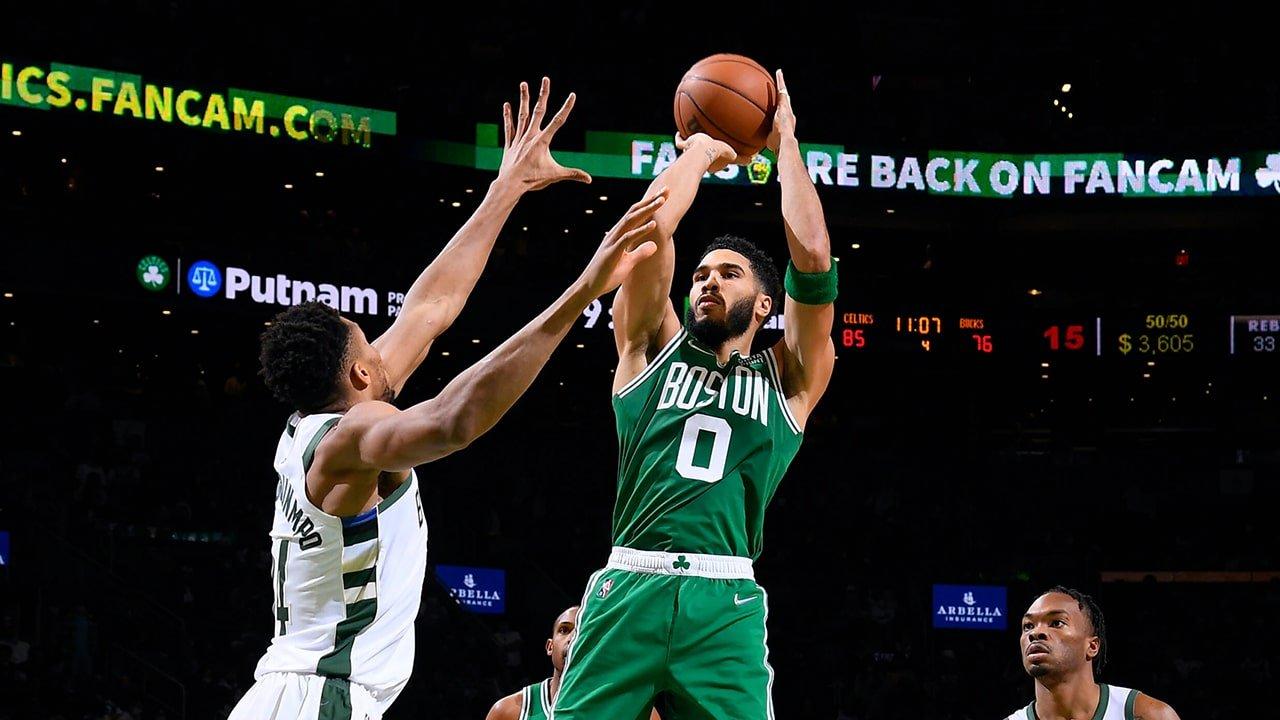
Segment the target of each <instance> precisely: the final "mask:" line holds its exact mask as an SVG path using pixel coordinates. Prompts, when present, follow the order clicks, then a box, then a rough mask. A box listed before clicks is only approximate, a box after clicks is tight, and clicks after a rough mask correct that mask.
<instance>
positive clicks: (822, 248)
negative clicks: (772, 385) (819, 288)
mask: <svg viewBox="0 0 1280 720" xmlns="http://www.w3.org/2000/svg"><path fill="white" fill-rule="evenodd" d="M771 142H772V143H773V147H775V148H777V154H778V178H779V180H780V182H781V184H782V220H783V225H784V226H785V229H786V233H787V248H788V250H790V252H791V262H792V263H793V264H795V266H796V269H797V270H799V271H800V272H803V273H819V272H826V271H827V270H829V269H831V262H832V260H831V239H830V237H829V236H828V234H827V222H826V218H825V217H824V215H823V212H822V201H821V200H820V199H819V198H818V191H817V189H816V188H815V187H814V186H813V183H812V182H811V181H810V180H809V172H808V169H807V168H806V167H805V164H804V160H803V158H801V157H800V144H799V142H797V141H796V136H795V115H794V114H793V112H792V110H791V96H790V94H789V93H788V92H787V86H786V83H785V82H784V80H783V78H782V71H781V70H779V71H778V109H777V111H776V112H775V113H774V136H773V137H772V138H771ZM783 316H784V318H785V324H786V330H785V331H784V337H783V339H782V341H781V342H780V343H779V349H780V350H783V351H784V352H782V353H781V354H782V355H783V356H784V361H783V365H784V367H783V370H784V375H785V379H784V381H783V382H784V384H785V385H786V386H787V397H788V398H795V399H796V402H795V404H794V405H793V406H792V409H793V411H796V416H797V420H799V421H800V422H801V423H802V424H803V423H804V421H805V419H806V418H807V417H808V415H809V413H810V412H811V411H812V410H813V407H814V406H815V405H817V403H818V399H819V398H821V397H822V394H823V393H824V392H825V391H826V389H827V384H828V383H829V382H830V381H831V372H832V370H833V369H834V368H835V352H836V351H835V344H834V343H832V341H831V327H832V325H833V324H834V322H835V305H834V304H833V303H825V304H822V305H806V304H804V303H801V302H798V301H796V300H795V299H794V298H792V297H790V296H788V297H787V302H786V306H785V308H784V310H783ZM797 405H798V406H799V407H796V406H797Z"/></svg>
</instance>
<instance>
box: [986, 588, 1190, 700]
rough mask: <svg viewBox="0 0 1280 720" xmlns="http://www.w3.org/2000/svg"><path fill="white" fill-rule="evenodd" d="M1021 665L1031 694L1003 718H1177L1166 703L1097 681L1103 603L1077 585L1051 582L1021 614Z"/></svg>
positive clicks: (1103, 650)
mask: <svg viewBox="0 0 1280 720" xmlns="http://www.w3.org/2000/svg"><path fill="white" fill-rule="evenodd" d="M1021 648H1022V666H1023V667H1024V668H1026V671H1027V674H1028V675H1030V676H1031V677H1033V678H1035V689H1036V695H1035V699H1034V700H1032V701H1031V704H1030V705H1027V706H1026V707H1025V708H1022V709H1021V710H1016V711H1014V712H1013V713H1012V714H1010V715H1009V716H1008V718H1006V720H1083V718H1092V719H1093V720H1178V714H1177V713H1176V712H1174V711H1173V708H1171V707H1169V706H1168V705H1166V704H1165V703H1162V702H1160V701H1159V700H1156V699H1155V698H1153V697H1151V696H1150V695H1144V694H1142V693H1140V692H1138V691H1137V690H1130V689H1129V688H1122V687H1117V686H1115V685H1107V684H1105V683H1100V682H1098V679H1099V678H1100V677H1101V676H1102V668H1103V666H1104V665H1106V661H1107V625H1106V621H1105V620H1104V619H1103V617H1102V609H1101V608H1099V607H1098V604H1097V603H1096V602H1094V600H1093V598H1091V597H1089V596H1088V595H1085V594H1084V593H1082V592H1080V591H1079V590H1072V589H1070V588H1064V587H1055V588H1053V589H1052V590H1050V591H1049V592H1046V593H1044V594H1043V595H1041V596H1040V597H1038V598H1036V601H1035V602H1033V603H1031V607H1030V608H1027V612H1026V614H1025V615H1023V616H1022V636H1021Z"/></svg>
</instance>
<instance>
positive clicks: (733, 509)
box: [613, 329, 803, 559]
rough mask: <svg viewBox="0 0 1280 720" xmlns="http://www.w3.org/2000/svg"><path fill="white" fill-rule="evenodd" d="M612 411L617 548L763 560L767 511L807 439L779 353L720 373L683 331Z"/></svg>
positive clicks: (732, 363)
mask: <svg viewBox="0 0 1280 720" xmlns="http://www.w3.org/2000/svg"><path fill="white" fill-rule="evenodd" d="M613 411H614V415H615V416H616V417H617V423H618V453H619V457H618V500H617V503H616V504H615V506H614V509H613V544H614V545H615V546H621V547H629V548H633V549H636V550H661V551H667V552H691V553H702V554H708V555H736V556H739V557H750V558H753V559H754V558H756V557H758V556H759V555H760V549H761V546H762V544H763V542H764V511H765V508H766V507H768V505H769V501H770V500H771V499H772V498H773V493H774V492H775V491H776V490H777V489H778V483H779V482H780V481H781V480H782V474H783V473H784V472H786V470H787V466H788V465H790V464H791V460H792V458H794V457H795V455H796V451H797V450H799V449H800V442H801V440H802V439H803V435H802V433H801V431H800V426H799V424H798V423H797V422H796V419H795V418H794V417H793V416H792V414H791V409H790V408H789V407H788V406H787V401H786V398H785V397H784V395H783V392H782V384H781V382H780V381H779V368H778V360H777V358H775V357H774V354H773V350H772V349H770V350H765V351H764V352H761V353H756V354H755V355H752V356H751V357H749V358H743V357H741V356H740V355H738V354H737V353H734V355H733V356H732V357H731V358H730V359H729V362H728V363H726V364H725V365H723V366H722V365H720V363H719V362H718V361H717V360H716V356H715V353H713V352H711V351H710V350H708V349H706V348H704V347H702V346H701V345H699V344H698V342H697V341H696V340H694V339H693V338H692V337H691V336H690V335H689V334H688V332H687V331H685V330H683V329H682V330H681V331H680V332H679V333H677V334H676V336H675V337H674V338H672V339H671V342H669V343H667V345H666V347H664V348H663V349H662V351H661V352H659V353H658V355H657V356H656V357H655V358H654V359H653V362H651V363H650V364H649V366H648V367H646V368H645V370H644V372H642V373H640V375H639V376H637V377H636V378H635V379H634V380H632V381H631V382H630V383H628V384H627V386H626V387H624V388H622V389H621V390H620V391H618V393H617V394H615V395H614V396H613Z"/></svg>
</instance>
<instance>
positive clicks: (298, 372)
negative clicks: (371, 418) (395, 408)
mask: <svg viewBox="0 0 1280 720" xmlns="http://www.w3.org/2000/svg"><path fill="white" fill-rule="evenodd" d="M259 358H260V359H261V361H262V377H263V379H264V380H265V381H266V383H267V388H269V389H270V390H271V392H272V394H273V395H275V396H276V397H277V398H279V399H280V400H281V401H282V402H284V403H285V404H287V405H289V407H291V408H293V409H295V410H298V411H300V412H303V413H308V414H309V413H315V412H319V411H321V410H345V409H346V408H348V407H350V406H352V405H354V404H355V403H357V402H361V401H363V400H384V401H386V402H390V401H392V400H394V399H395V395H396V394H395V390H394V389H393V388H392V387H391V383H390V381H389V380H388V378H387V371H386V368H384V367H383V364H382V355H380V354H379V353H378V350H377V348H375V347H373V346H372V345H370V344H369V341H368V339H366V338H365V336H364V331H363V330H361V329H360V326H359V325H356V324H355V323H353V322H351V321H350V320H348V319H346V318H344V317H342V316H341V315H339V314H338V311H337V310H334V309H333V308H331V307H329V306H328V305H325V304H323V303H318V302H310V303H305V304H303V305H295V306H294V307H291V308H289V309H288V310H285V311H284V312H282V313H280V314H279V315H277V316H276V317H275V319H274V320H272V322H271V325H270V326H269V327H268V328H267V330H266V332H264V333H262V352H261V354H260V356H259Z"/></svg>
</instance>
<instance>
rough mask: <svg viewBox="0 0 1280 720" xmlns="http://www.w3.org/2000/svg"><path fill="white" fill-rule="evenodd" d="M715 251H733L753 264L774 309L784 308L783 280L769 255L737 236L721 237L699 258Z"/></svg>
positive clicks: (763, 290)
mask: <svg viewBox="0 0 1280 720" xmlns="http://www.w3.org/2000/svg"><path fill="white" fill-rule="evenodd" d="M713 250H732V251H734V252H736V253H738V254H740V255H742V256H743V257H745V258H746V259H747V262H748V263H750V264H751V272H752V274H754V275H755V276H756V282H757V283H759V285H760V290H761V292H763V293H764V294H765V295H768V296H769V297H770V298H771V299H772V300H773V309H774V310H775V311H776V310H778V309H780V308H781V307H782V305H781V303H782V280H781V279H779V277H778V268H777V266H775V265H774V264H773V258H771V257H769V253H767V252H765V251H763V250H761V249H760V248H759V247H757V246H756V244H755V243H753V242H751V241H750V240H748V239H746V238H742V237H738V236H737V235H721V236H720V237H718V238H716V239H715V240H712V241H711V243H710V244H708V245H707V247H706V249H705V250H703V251H702V255H700V256H699V257H700V258H704V257H706V256H707V254H708V253H710V252H711V251H713Z"/></svg>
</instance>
